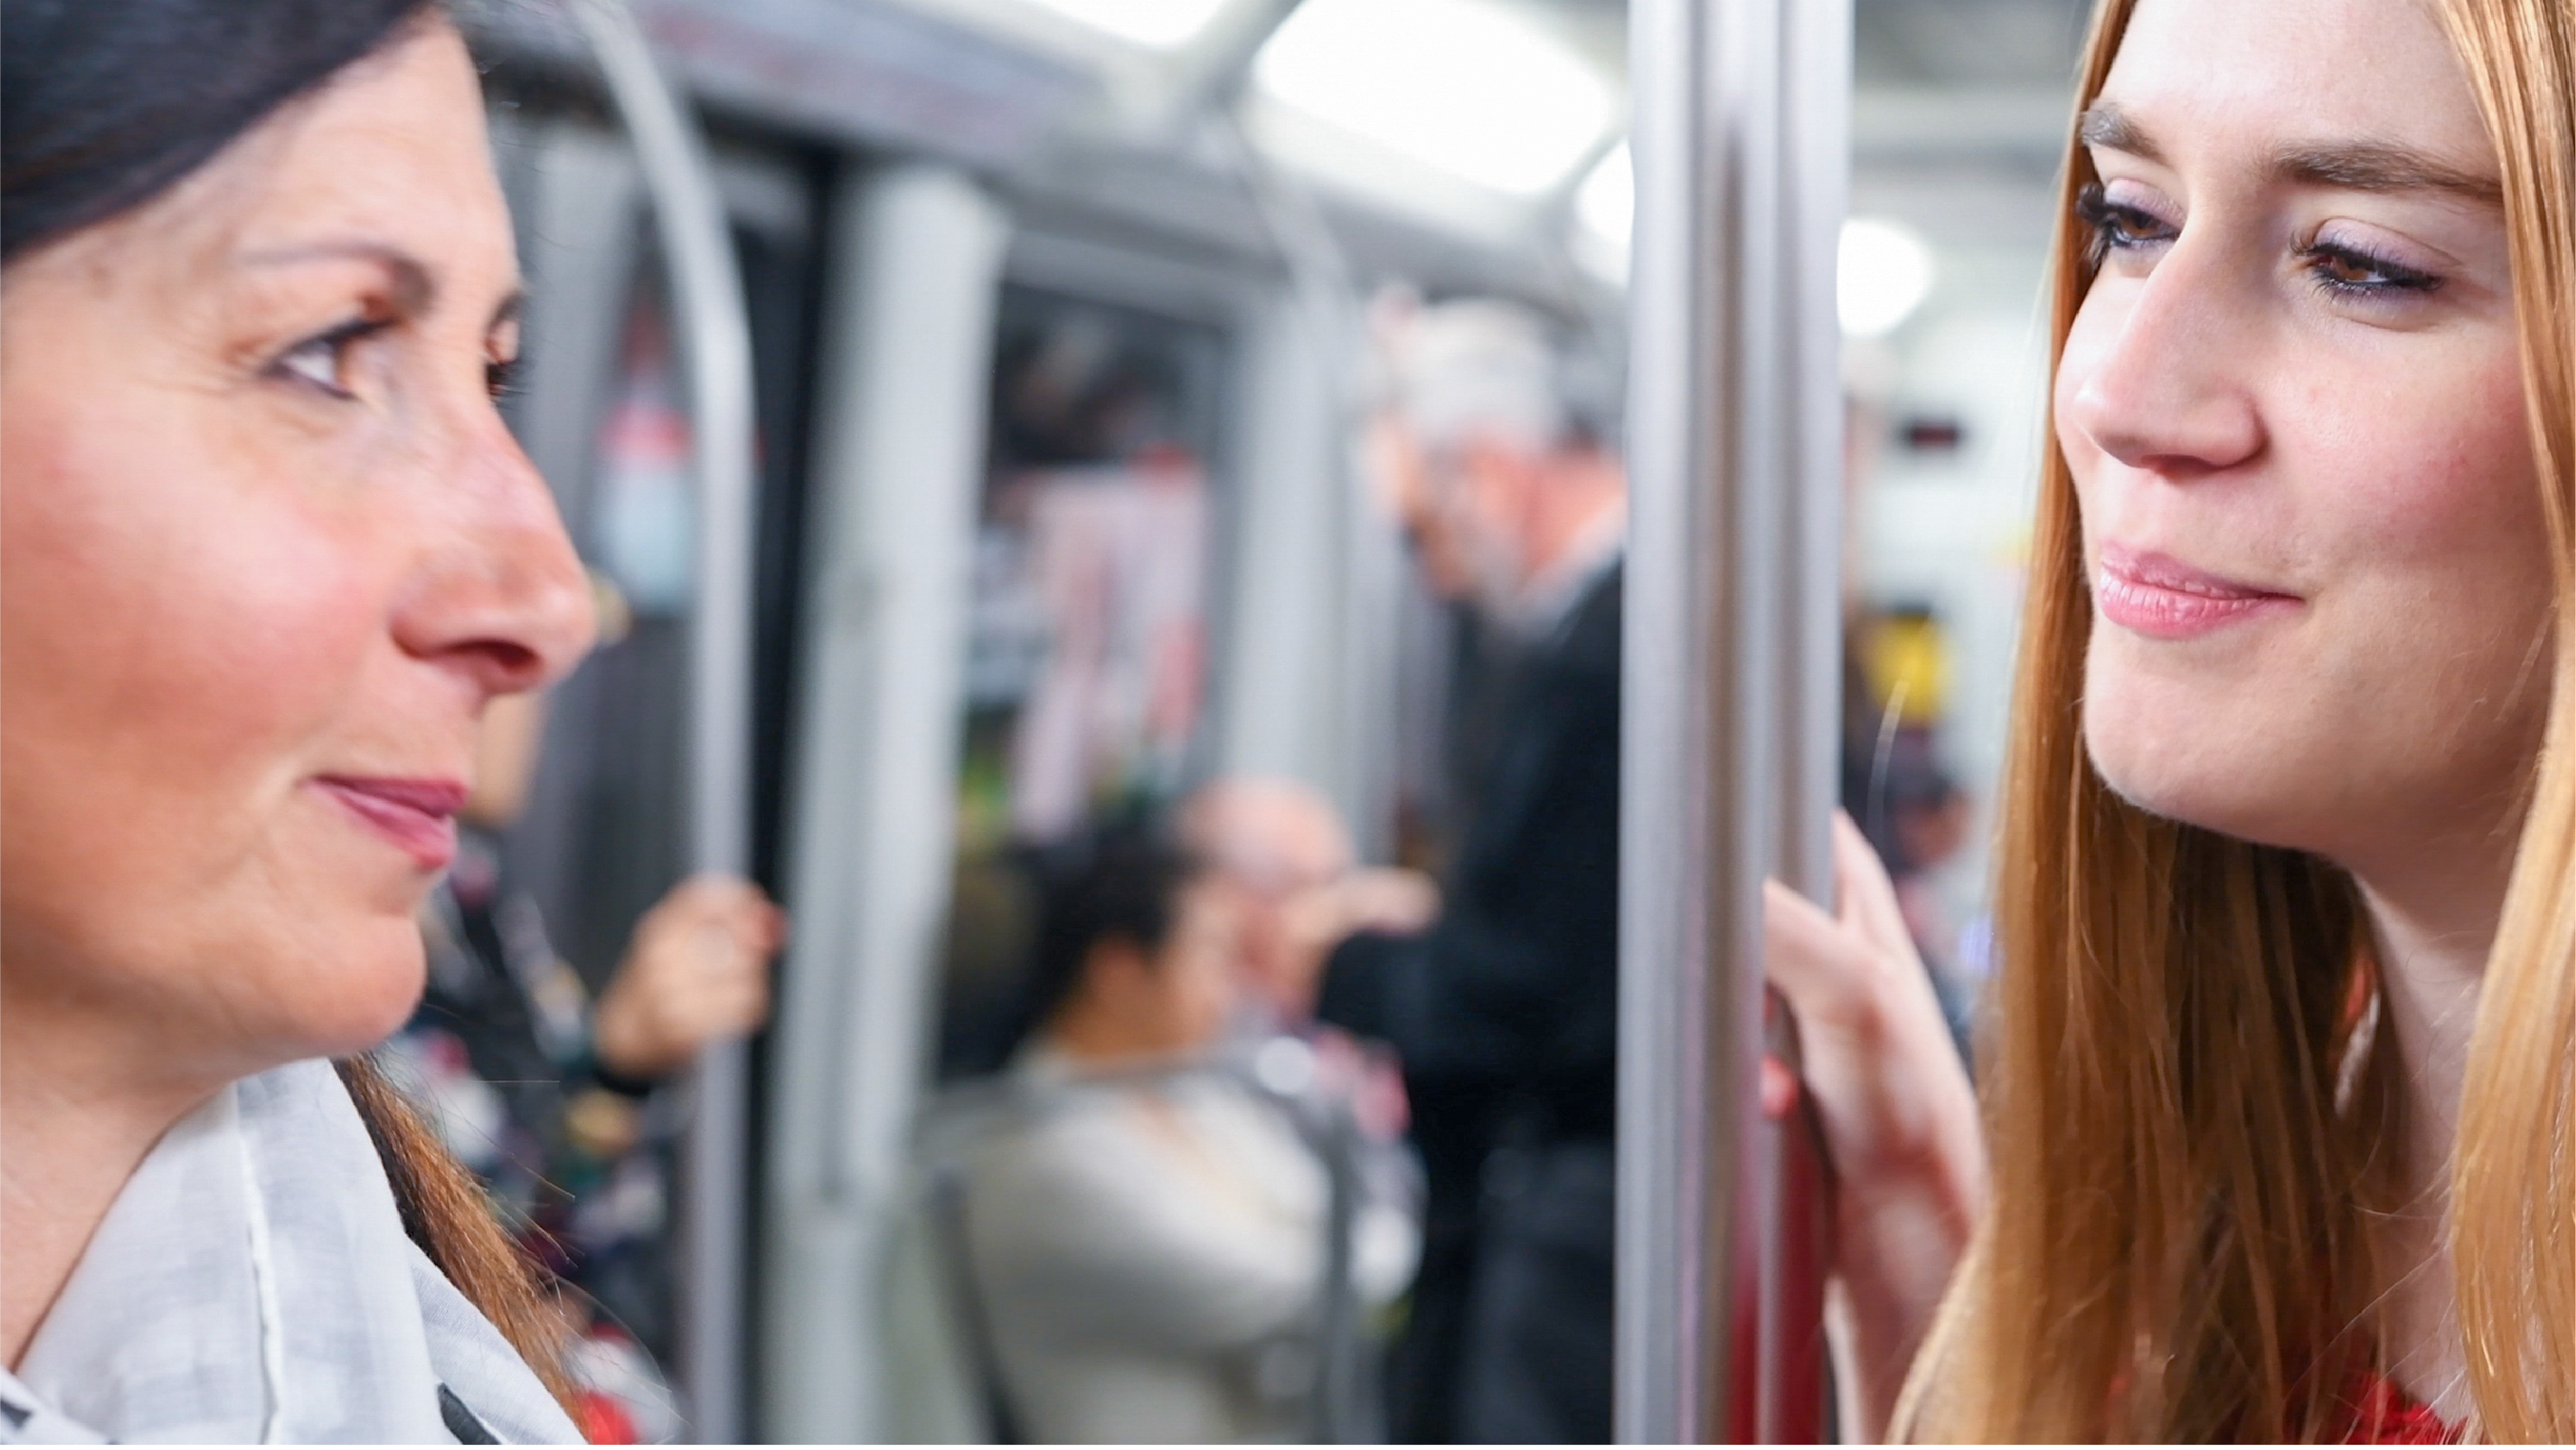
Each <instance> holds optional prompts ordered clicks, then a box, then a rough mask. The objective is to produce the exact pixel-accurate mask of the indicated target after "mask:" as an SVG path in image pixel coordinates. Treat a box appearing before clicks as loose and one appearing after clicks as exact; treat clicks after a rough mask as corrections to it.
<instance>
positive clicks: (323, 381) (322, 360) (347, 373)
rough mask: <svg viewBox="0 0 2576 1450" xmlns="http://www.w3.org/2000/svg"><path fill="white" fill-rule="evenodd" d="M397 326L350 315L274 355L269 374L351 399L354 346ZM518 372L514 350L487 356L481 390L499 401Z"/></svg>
mask: <svg viewBox="0 0 2576 1450" xmlns="http://www.w3.org/2000/svg"><path fill="white" fill-rule="evenodd" d="M397 325H398V320H397V319H395V318H390V317H381V318H368V317H360V318H352V319H350V320H349V321H347V322H343V323H341V324H339V325H338V326H336V327H333V328H331V329H329V330H328V331H325V332H320V333H316V334H314V335H313V336H311V337H308V338H306V339H304V340H303V341H302V342H299V343H297V344H295V345H294V346H293V347H290V348H288V349H287V350H286V351H284V352H282V353H280V354H278V355H277V357H276V359H275V360H274V361H273V362H271V363H270V364H269V366H268V369H267V371H268V373H269V374H270V376H272V377H276V378H279V379H281V380H283V381H286V382H290V383H293V384H294V385H296V386H298V387H305V388H311V389H313V390H315V391H317V392H320V393H321V394H323V395H324V396H326V397H329V398H333V399H336V400H338V401H341V402H348V401H351V400H354V399H355V398H356V397H357V396H358V389H357V386H356V379H355V375H354V372H353V364H354V363H355V361H356V354H357V350H358V345H359V344H360V343H363V342H365V341H367V340H368V339H370V338H373V337H377V336H379V335H381V334H384V333H387V332H390V331H392V330H393V328H394V327H395V326H397ZM519 373H520V363H519V357H518V355H517V354H516V353H515V352H514V353H512V354H511V355H510V356H507V357H500V356H488V357H486V358H485V360H484V363H483V387H484V390H485V391H486V392H488V393H490V394H491V396H492V400H493V401H494V402H499V401H500V400H501V399H502V398H504V397H507V396H508V395H509V394H511V393H513V392H515V391H517V389H518V383H519Z"/></svg>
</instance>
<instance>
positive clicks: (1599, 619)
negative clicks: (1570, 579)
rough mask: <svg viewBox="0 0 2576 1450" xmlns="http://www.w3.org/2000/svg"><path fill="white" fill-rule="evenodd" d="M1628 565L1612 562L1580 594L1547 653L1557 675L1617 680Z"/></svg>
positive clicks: (1623, 623)
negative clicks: (1551, 659) (1550, 657)
mask: <svg viewBox="0 0 2576 1450" xmlns="http://www.w3.org/2000/svg"><path fill="white" fill-rule="evenodd" d="M1626 582H1627V565H1626V563H1625V561H1624V560H1616V559H1614V560H1612V561H1611V562H1610V563H1609V564H1608V565H1607V566H1606V567H1604V568H1603V569H1602V571H1601V573H1600V575H1599V577H1597V578H1595V579H1594V580H1593V581H1592V582H1591V584H1590V585H1589V586H1588V587H1586V588H1585V589H1584V591H1583V595H1582V597H1581V598H1580V599H1578V600H1577V601H1576V602H1575V605H1574V610H1573V612H1572V613H1571V614H1569V615H1568V616H1567V617H1566V621H1565V626H1564V628H1563V629H1562V630H1561V631H1559V633H1558V635H1557V638H1556V642H1555V647H1554V648H1553V649H1552V650H1550V651H1549V653H1550V654H1551V655H1552V656H1553V657H1554V659H1553V663H1554V665H1555V667H1556V669H1557V671H1558V672H1560V673H1563V674H1567V675H1572V676H1576V677H1589V678H1592V679H1594V680H1598V679H1600V678H1605V677H1606V678H1608V679H1610V680H1614V681H1615V680H1616V679H1617V678H1618V674H1619V653H1620V640H1621V638H1622V635H1623V633H1624V631H1625V629H1626V611H1625V597H1626V594H1627V588H1626Z"/></svg>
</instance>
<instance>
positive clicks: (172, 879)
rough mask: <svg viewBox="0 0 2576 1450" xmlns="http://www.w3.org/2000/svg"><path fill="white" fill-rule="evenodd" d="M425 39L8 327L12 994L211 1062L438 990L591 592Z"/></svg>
mask: <svg viewBox="0 0 2576 1450" xmlns="http://www.w3.org/2000/svg"><path fill="white" fill-rule="evenodd" d="M484 148H485V141H484V133H483V123H482V107H481V97H480V93H479V90H478V86H477V81H476V78H475V72H474V69H473V67H472V65H471V63H470V62H469V60H468V58H467V56H466V52H465V49H464V46H463V44H462V42H461V41H460V40H459V39H458V37H457V35H456V33H455V32H454V31H453V30H452V29H451V28H449V27H447V26H445V25H443V24H424V25H422V26H419V27H417V28H416V29H415V30H414V31H413V32H412V33H411V34H410V35H409V36H408V37H407V38H403V39H400V40H398V41H397V42H395V43H394V44H393V46H392V47H391V48H389V49H387V50H386V51H384V52H383V53H381V54H379V55H376V56H374V57H371V58H369V59H367V60H364V61H361V62H359V63H358V64H357V65H355V66H353V67H351V68H350V69H348V70H347V71H345V72H344V73H342V74H341V75H340V76H338V77H336V78H334V79H333V80H332V81H331V82H330V83H329V84H328V85H327V86H326V87H325V88H323V89H322V90H321V91H319V92H318V93H316V94H314V95H313V96H310V97H308V98H306V99H305V100H303V101H300V102H297V103H294V104H291V105H289V106H288V107H286V108H285V109H284V110H282V111H280V112H279V113H278V114H277V115H275V116H274V117H272V118H271V119H269V120H268V121H266V122H264V123H262V125H261V126H260V127H259V128H258V129H256V130H254V131H252V132H250V133H248V134H247V135H246V136H244V137H243V138H242V139H241V140H240V141H238V142H237V143H235V144H234V145H233V146H232V147H230V148H229V149H228V150H227V151H225V152H224V153H223V154H221V155H220V156H218V157H217V158H216V159H215V160H214V161H213V162H212V163H210V164H209V165H207V166H206V167H204V168H202V169H201V170H200V171H198V172H197V173H196V174H195V175H193V176H191V177H189V178H188V179H187V180H185V181H183V182H182V183H180V184H179V185H178V186H177V187H175V188H173V189H172V190H171V191H169V192H167V193H165V194H163V195H162V196H160V197H157V198H155V199H154V200H153V201H151V202H150V203H148V204H147V205H146V206H145V207H143V208H141V209H139V210H137V211H135V212H132V213H129V214H127V215H124V216H122V217H120V218H117V219H115V220H112V221H109V222H107V223H104V224H102V225H99V226H95V227H92V228H90V229H88V230H87V231H84V232H80V233H76V234H73V235H71V236H69V237H67V238H65V239H63V240H61V241H59V242H56V243H53V244H51V245H49V246H47V247H45V248H43V249H41V250H39V251H37V252H35V253H33V254H31V255H29V256H26V257H24V258H22V259H20V260H18V261H15V262H13V263H12V264H11V266H10V270H9V275H8V279H7V297H6V304H5V308H0V507H5V519H4V520H0V600H5V609H0V630H5V634H0V640H5V654H6V659H7V668H8V696H7V708H6V712H5V716H0V857H5V860H6V862H7V870H6V873H5V877H0V904H5V911H0V925H5V939H0V956H5V960H6V963H7V966H8V972H9V976H8V982H7V989H8V1002H9V1006H10V1009H11V1010H12V1011H17V1010H20V1009H21V1007H22V1005H23V1006H25V1007H27V1008H30V1009H44V1010H48V1011H59V1012H62V1013H65V1014H67V1015H68V1017H69V1018H70V1019H76V1020H79V1021H84V1022H95V1023H101V1024H107V1025H106V1026H104V1027H102V1028H101V1029H100V1030H101V1031H103V1032H105V1033H107V1034H108V1037H109V1038H110V1039H111V1040H108V1041H103V1042H98V1043H83V1044H81V1047H80V1050H81V1051H83V1052H85V1053H88V1054H90V1055H91V1056H92V1057H93V1058H95V1059H97V1060H99V1061H102V1062H108V1063H111V1064H124V1065H127V1070H130V1067H131V1065H133V1064H141V1065H143V1067H144V1069H145V1070H146V1071H150V1072H161V1073H166V1074H168V1075H169V1076H170V1077H171V1079H172V1080H174V1081H184V1080H188V1079H191V1078H196V1077H200V1076H202V1075H204V1074H207V1073H216V1074H230V1073H237V1072H241V1071H247V1070H255V1069H257V1068H260V1067H264V1066H267V1065H271V1064H273V1063H275V1062H279V1061H285V1060H289V1059H292V1058H297V1057H303V1056H308V1055H314V1054H320V1053H336V1052H346V1051H349V1050H353V1049H355V1048H358V1047H361V1046H363V1045H366V1044H368V1043H370V1042H372V1041H374V1040H375V1039H376V1038H378V1037H380V1036H382V1035H383V1034H384V1033H385V1032H387V1031H389V1030H391V1029H392V1028H393V1027H395V1026H397V1025H399V1024H400V1022H401V1020H402V1018H403V1017H404V1015H405V1014H406V1013H407V1012H408V1011H409V1010H410V1007H411V1004H412V1002H413V1001H414V999H415V998H416V997H417V995H418V992H419V986H420V970H421V968H420V952H421V949H420V940H419V932H418V927H417V925H416V920H415V913H416V912H417V910H418V908H419V906H420V903H421V901H422V899H423V895H424V893H425V892H426V891H427V889H428V887H429V886H430V884H431V883H432V882H433V881H434V880H435V879H436V878H437V875H438V873H439V872H440V871H441V870H443V869H444V868H445V866H446V865H447V860H448V857H449V855H450V854H451V853H452V850H453V843H454V824H453V819H454V814H455V811H456V810H457V808H458V807H459V806H460V805H461V804H462V802H463V800H464V796H465V792H466V790H467V788H468V786H469V785H470V783H471V782H470V778H469V777H470V772H471V763H472V759H473V745H474V722H475V719H476V717H477V716H478V715H479V714H480V713H481V711H482V709H483V707H484V705H485V704H486V702H488V701H489V700H491V699H492V698H493V697H495V696H496V695H499V694H503V693H507V692H511V691H517V690H524V689H527V688H530V687H531V686H534V685H536V684H538V683H540V682H542V681H543V680H545V679H548V678H550V677H552V676H554V675H556V674H558V673H560V672H562V671H563V670H565V669H567V668H569V667H570V665H571V664H572V663H573V661H574V660H575V659H577V658H578V657H579V655H580V654H581V652H582V651H583V650H584V649H585V648H586V647H587V644H588V641H589V638H590V630H591V621H590V612H589V602H588V595H587V592H586V590H585V588H584V585H583V580H582V575H581V573H580V570H579V567H578V564H577V562H576V560H575V559H574V557H573V554H572V551H571V549H570V546H569V545H568V543H567V542H566V540H565V538H564V534H563V531H562V528H561V525H560V523H559V522H558V520H557V518H556V515H555V512H554V506H553V503H552V501H551V499H550V497H549V496H548V494H547V491H546V488H545V485H544V483H543V481H542V480H540V479H539V478H538V477H537V476H536V474H535V473H534V472H533V471H532V470H531V469H530V467H529V465H528V462H527V460H526V458H525V457H524V456H523V455H522V454H521V453H520V451H519V449H518V447H517V446H516V444H515V443H514V442H513V441H512V440H511V438H510V435H509V434H508V432H507V431H506V430H505V429H504V427H503V425H502V422H501V418H500V415H499V413H498V412H497V411H496V409H495V408H494V405H493V397H492V387H493V384H494V381H495V378H496V376H497V374H498V372H499V371H500V370H501V369H502V368H504V367H505V366H506V364H507V363H508V362H509V361H510V360H511V358H512V357H513V356H514V354H515V353H516V350H517V347H518V339H517V324H516V321H515V307H516V297H517V293H518V273H517V264H516V261H515V258H514V256H513V254H512V245H511V238H510V231H509V225H508V220H507V217H506V216H505V214H504V212H503V209H502V203H501V198H500V195H499V192H498V189H497V187H496V185H495V183H494V180H493V177H492V173H491V167H490V162H489V159H488V157H487V155H486V152H485V149H484Z"/></svg>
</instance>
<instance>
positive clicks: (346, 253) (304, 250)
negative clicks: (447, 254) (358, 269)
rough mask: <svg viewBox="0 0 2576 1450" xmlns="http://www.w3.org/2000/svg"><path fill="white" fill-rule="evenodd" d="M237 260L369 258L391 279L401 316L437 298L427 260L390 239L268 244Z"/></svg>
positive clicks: (267, 263) (421, 311)
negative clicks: (269, 246)
mask: <svg viewBox="0 0 2576 1450" xmlns="http://www.w3.org/2000/svg"><path fill="white" fill-rule="evenodd" d="M240 260H241V262H242V264H243V265H244V266H249V267H295V266H303V265H307V264H309V263H313V262H349V261H357V262H372V263H374V264H375V265H377V266H379V267H382V268H383V269H384V270H385V274H386V275H387V276H388V277H389V278H391V279H392V283H393V285H392V287H391V289H390V290H391V292H392V294H393V295H392V301H393V305H394V310H395V311H397V312H399V313H401V314H402V315H403V316H405V317H420V316H423V315H425V314H426V313H427V312H428V311H429V310H430V308H431V307H432V306H434V305H436V303H437V301H438V279H437V278H436V277H434V276H432V275H431V273H430V270H429V266H428V264H426V263H424V262H422V261H421V260H420V258H418V257H415V256H413V255H412V254H411V253H409V252H407V251H404V250H403V249H402V248H400V247H397V246H395V245H393V244H392V243H390V242H378V241H369V240H365V239H352V240H347V241H328V242H309V243H303V244H299V245H295V246H285V247H271V248H266V249H263V250H259V251H253V252H245V253H243V254H242V256H241V259H240Z"/></svg>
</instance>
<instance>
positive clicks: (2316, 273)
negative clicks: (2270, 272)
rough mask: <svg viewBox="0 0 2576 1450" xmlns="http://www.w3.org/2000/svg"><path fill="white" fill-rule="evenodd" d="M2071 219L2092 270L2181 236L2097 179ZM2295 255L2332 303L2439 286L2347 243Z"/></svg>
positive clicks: (2422, 273)
mask: <svg viewBox="0 0 2576 1450" xmlns="http://www.w3.org/2000/svg"><path fill="white" fill-rule="evenodd" d="M2075 217H2076V220H2077V221H2078V222H2080V223H2082V224H2083V226H2084V227H2085V229H2086V230H2087V231H2088V232H2089V233H2090V238H2089V242H2088V254H2089V257H2090V260H2091V262H2092V265H2094V266H2096V267H2099V266H2101V265H2102V264H2103V263H2105V262H2106V261H2109V260H2110V259H2111V258H2112V257H2114V256H2116V255H2121V254H2143V253H2146V252H2148V251H2149V250H2150V249H2153V248H2158V247H2164V246H2167V245H2170V244H2171V243H2172V242H2174V241H2175V240H2176V239H2177V238H2179V237H2180V236H2181V235H2182V228H2181V227H2180V226H2179V225H2178V224H2175V223H2172V222H2168V221H2166V220H2165V219H2164V218H2162V217H2160V216H2158V215H2156V213H2154V212H2152V211H2150V210H2148V209H2147V208H2145V207H2144V206H2140V205H2138V204H2136V203H2134V202H2129V201H2123V200H2121V199H2119V198H2117V197H2114V196H2112V195H2111V194H2109V192H2108V191H2106V190H2105V188H2104V187H2103V185H2102V183H2100V182H2098V181H2097V182H2093V183H2091V184H2089V185H2087V186H2085V187H2084V188H2083V189H2082V190H2081V191H2079V192H2077V193H2076V197H2075ZM2293 252H2294V254H2295V255H2296V257H2297V258H2298V260H2299V262H2300V263H2301V265H2302V267H2303V269H2304V271H2305V272H2306V274H2307V276H2308V278H2309V280H2310V282H2311V283H2312V284H2313V285H2314V286H2315V287H2316V289H2317V290H2318V291H2319V292H2320V293H2322V294H2324V295H2325V296H2326V297H2328V298H2330V299H2332V300H2335V301H2343V302H2382V303H2390V302H2398V301H2403V300H2406V299H2408V298H2411V297H2421V296H2424V295H2426V294H2428V293H2431V292H2434V291H2436V290H2438V289H2439V288H2440V287H2441V285H2442V278H2441V276H2440V275H2439V274H2437V273H2434V272H2430V271H2426V270H2425V269H2423V268H2421V267H2416V266H2411V265H2409V264H2407V263H2405V262H2401V261H2399V260H2397V259H2396V258H2394V257H2391V256H2388V255H2387V254H2386V253H2384V252H2382V251H2380V250H2378V249H2376V248H2372V247H2368V246H2364V245H2362V244H2360V243H2358V242H2353V241H2349V240H2337V239H2333V238H2329V237H2325V236H2322V235H2317V234H2311V235H2310V236H2309V237H2308V238H2307V239H2306V240H2304V241H2302V242H2300V243H2299V244H2298V245H2297V246H2296V247H2295V248H2294V249H2293Z"/></svg>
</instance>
